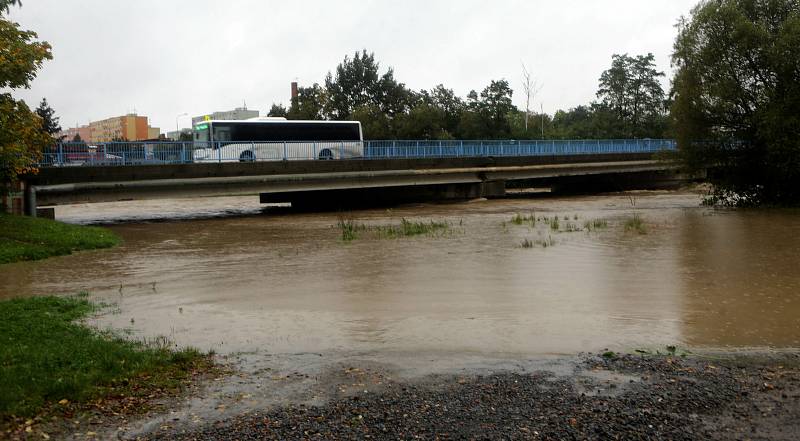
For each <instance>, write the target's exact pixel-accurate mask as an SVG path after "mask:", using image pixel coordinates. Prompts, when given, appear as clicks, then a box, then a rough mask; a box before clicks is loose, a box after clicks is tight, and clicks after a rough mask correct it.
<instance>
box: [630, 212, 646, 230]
mask: <svg viewBox="0 0 800 441" xmlns="http://www.w3.org/2000/svg"><path fill="white" fill-rule="evenodd" d="M625 231H626V232H635V233H639V234H647V227H646V226H645V223H644V219H642V216H640V215H639V213H634V214H633V216H631V217H630V218H628V219H626V220H625Z"/></svg>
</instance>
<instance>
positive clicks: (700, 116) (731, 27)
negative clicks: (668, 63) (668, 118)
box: [672, 0, 800, 204]
mask: <svg viewBox="0 0 800 441" xmlns="http://www.w3.org/2000/svg"><path fill="white" fill-rule="evenodd" d="M678 28H679V33H678V37H677V39H676V41H675V48H674V49H675V51H674V54H673V58H672V60H673V65H674V66H675V67H676V72H675V78H674V80H673V92H674V104H673V106H672V114H673V118H674V122H675V130H676V135H677V140H678V146H679V152H680V154H681V157H682V158H683V160H684V162H685V164H686V165H687V166H689V167H690V168H704V167H708V166H712V167H713V173H711V176H710V177H711V179H712V182H713V183H714V184H715V187H714V195H713V196H714V198H715V199H716V200H717V201H719V202H723V203H730V204H797V203H800V4H799V3H798V2H797V1H796V0H763V1H756V0H711V1H703V2H701V3H700V4H698V5H697V6H696V7H695V8H694V9H693V10H692V12H691V18H690V19H683V20H682V21H681V22H680V23H679V26H678Z"/></svg>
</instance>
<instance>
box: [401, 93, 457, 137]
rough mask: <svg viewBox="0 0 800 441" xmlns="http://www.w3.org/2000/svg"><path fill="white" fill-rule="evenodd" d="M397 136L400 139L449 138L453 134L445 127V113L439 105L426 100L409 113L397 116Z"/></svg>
mask: <svg viewBox="0 0 800 441" xmlns="http://www.w3.org/2000/svg"><path fill="white" fill-rule="evenodd" d="M397 120H398V123H397V133H396V135H397V137H398V138H400V139H449V138H452V136H451V135H450V134H449V132H447V130H446V129H445V128H444V127H443V125H444V123H445V115H444V112H442V110H441V109H439V108H438V107H436V106H434V105H432V104H429V103H426V102H424V101H422V102H420V103H418V104H417V105H416V106H414V107H413V108H412V109H411V110H410V111H409V112H408V114H403V115H401V116H398V117H397Z"/></svg>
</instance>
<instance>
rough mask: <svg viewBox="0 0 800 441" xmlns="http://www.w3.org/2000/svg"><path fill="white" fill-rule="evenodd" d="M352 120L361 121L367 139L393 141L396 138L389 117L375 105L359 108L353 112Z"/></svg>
mask: <svg viewBox="0 0 800 441" xmlns="http://www.w3.org/2000/svg"><path fill="white" fill-rule="evenodd" d="M351 119H352V120H354V121H361V130H363V132H364V138H366V139H392V138H393V137H394V134H393V132H392V127H391V124H390V121H389V117H388V116H387V115H386V114H385V113H384V112H383V111H381V109H380V108H379V107H378V106H376V105H374V104H371V105H366V106H361V107H357V108H356V109H355V110H353V113H352V114H351Z"/></svg>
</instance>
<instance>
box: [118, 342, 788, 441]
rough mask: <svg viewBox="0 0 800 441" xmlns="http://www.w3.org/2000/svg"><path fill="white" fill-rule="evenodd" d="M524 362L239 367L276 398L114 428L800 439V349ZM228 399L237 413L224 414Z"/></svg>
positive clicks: (130, 434) (298, 434)
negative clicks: (418, 368)
mask: <svg viewBox="0 0 800 441" xmlns="http://www.w3.org/2000/svg"><path fill="white" fill-rule="evenodd" d="M516 364H517V367H516V368H514V367H512V366H510V365H504V364H503V363H497V362H496V363H495V364H494V365H493V366H494V367H491V366H489V365H487V366H485V367H484V368H482V369H477V370H476V369H470V368H462V369H457V370H452V369H447V368H443V369H442V370H441V371H440V372H439V373H432V374H427V375H422V376H411V377H409V376H406V375H407V373H402V372H401V371H398V370H397V369H396V367H395V368H393V367H390V366H387V365H385V364H378V363H370V362H368V361H362V362H354V361H352V360H351V362H340V363H335V364H333V365H330V366H328V367H326V368H323V369H322V370H321V371H318V372H317V373H316V374H314V373H311V371H308V372H302V371H297V372H291V373H287V372H281V371H280V370H279V369H278V370H275V371H272V372H268V371H263V372H261V374H257V373H238V374H235V375H234V376H232V377H231V378H230V379H229V380H226V381H230V382H233V383H236V382H239V383H240V384H244V383H247V382H248V380H244V379H245V378H248V377H249V378H250V380H249V381H251V384H253V383H260V384H262V385H263V387H265V388H267V389H274V390H273V391H272V392H267V393H266V394H264V395H270V394H271V393H275V392H276V394H274V395H273V396H272V400H271V402H267V401H268V400H262V401H260V402H259V401H258V398H257V397H256V396H257V395H258V394H259V392H257V390H256V389H253V388H250V393H249V394H248V393H234V392H233V391H232V390H230V389H229V390H228V392H229V394H228V395H227V398H224V395H220V394H218V395H216V396H217V399H216V401H215V403H216V406H217V411H218V412H217V413H218V416H217V417H216V418H214V417H213V414H210V415H205V417H204V418H202V419H201V418H198V417H197V414H194V417H190V414H191V413H192V412H188V413H183V414H181V413H180V412H177V413H171V414H169V415H163V416H161V417H160V418H156V419H153V420H151V421H150V423H149V424H146V425H140V426H139V427H138V429H132V428H128V430H124V431H119V430H118V431H116V432H115V433H113V435H114V437H115V438H117V437H119V438H120V439H130V440H134V439H135V440H167V439H170V440H171V439H178V440H234V439H235V440H248V439H686V440H690V439H721V440H728V439H771V440H772V439H786V440H789V439H796V438H797V437H798V435H800V352H791V351H789V352H781V353H765V352H761V353H748V354H737V353H713V354H702V355H697V354H693V355H689V356H685V357H681V356H663V355H659V356H651V355H642V354H636V355H633V354H629V355H617V354H613V355H611V354H605V355H601V354H582V355H578V356H575V357H556V358H549V359H542V358H537V359H531V360H518V361H517V362H516ZM217 386H219V385H217ZM212 389H213V388H212ZM216 390H217V391H219V390H220V388H219V387H217V389H216ZM208 392H209V391H208V390H207V391H206V393H207V394H208ZM214 393H215V392H211V393H210V395H214ZM207 396H209V395H207ZM262 398H263V396H262ZM197 399H198V398H194V399H193V400H192V401H195V405H196V400H197ZM226 400H227V401H226ZM226 402H227V403H228V404H227V405H226V404H225V403H226ZM235 403H239V406H238V407H237V405H236V404H235ZM227 406H231V410H229V411H225V409H226V407H227ZM189 407H191V405H190V406H189ZM195 410H196V409H195ZM185 411H186V409H184V412H185ZM107 434H108V435H111V434H112V432H107Z"/></svg>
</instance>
